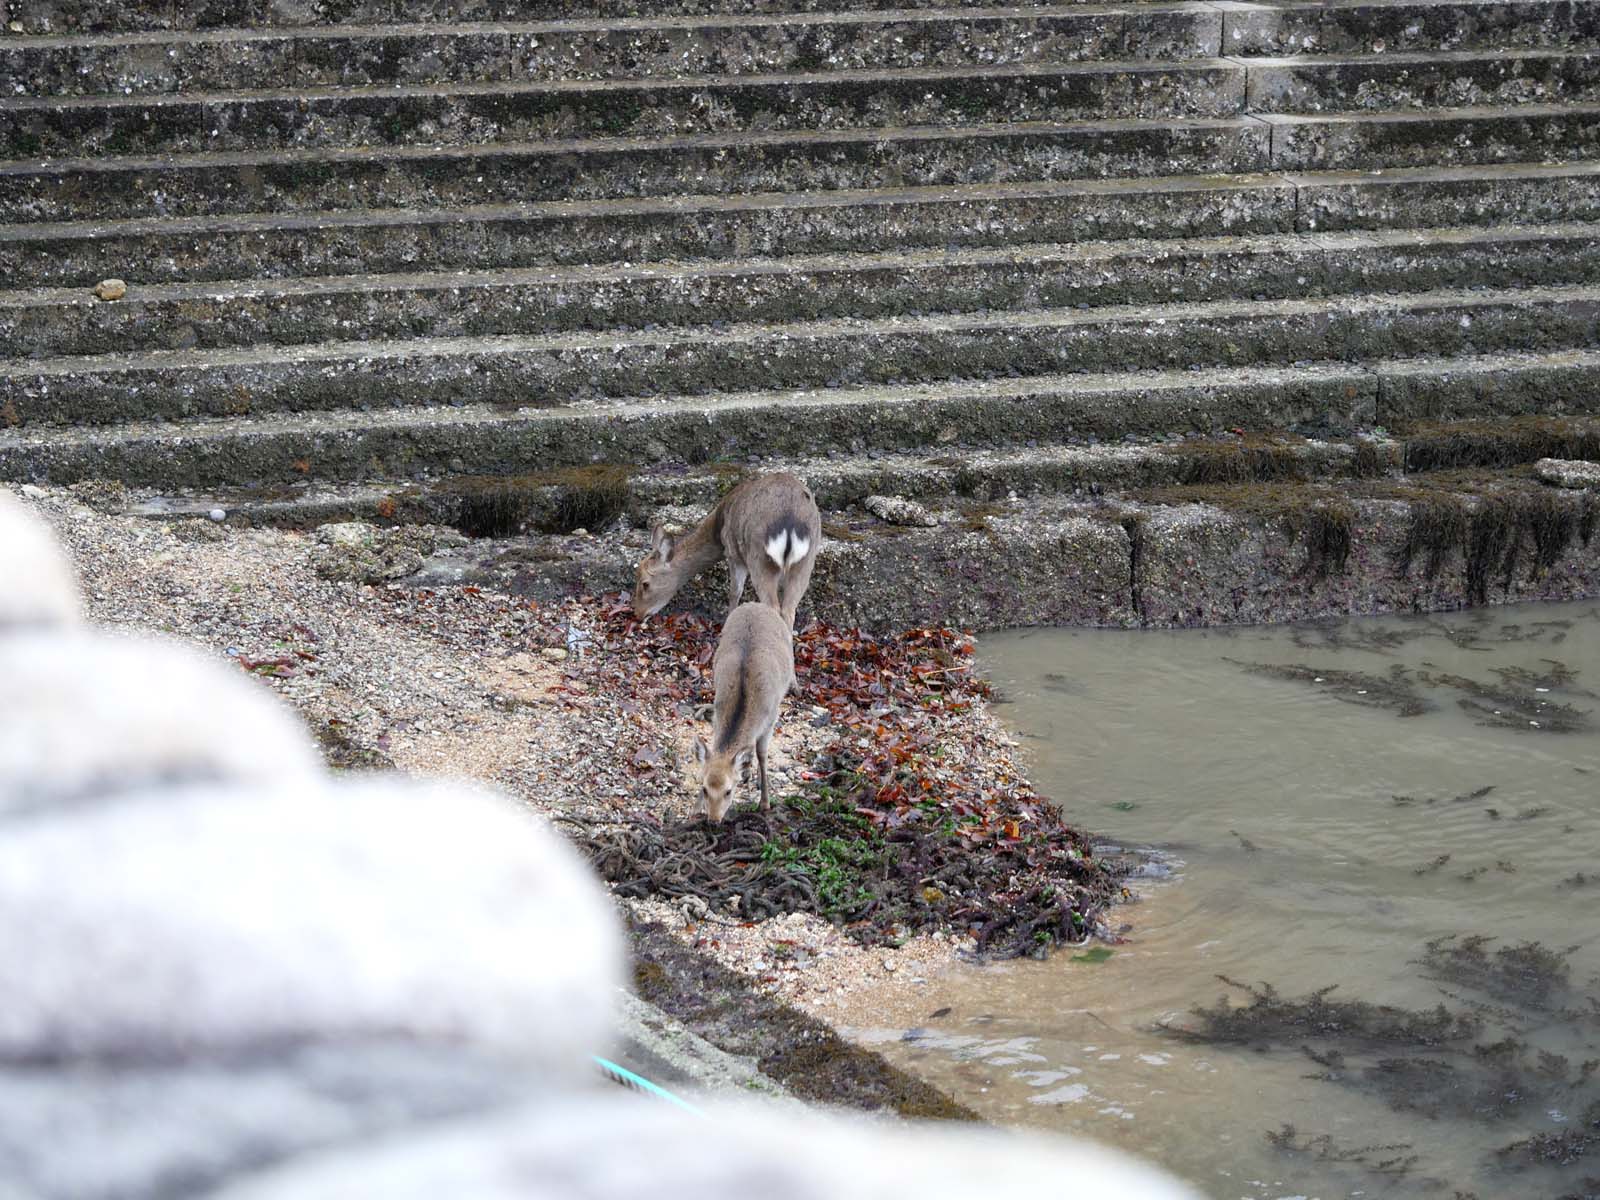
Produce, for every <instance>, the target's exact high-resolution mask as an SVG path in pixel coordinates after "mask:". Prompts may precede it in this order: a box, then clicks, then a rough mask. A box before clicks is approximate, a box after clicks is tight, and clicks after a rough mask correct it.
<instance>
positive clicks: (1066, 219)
mask: <svg viewBox="0 0 1600 1200" xmlns="http://www.w3.org/2000/svg"><path fill="white" fill-rule="evenodd" d="M1573 220H1589V221H1597V220H1600V163H1586V162H1579V163H1556V164H1543V163H1525V164H1503V165H1494V166H1478V167H1446V168H1420V169H1411V170H1401V171H1389V172H1379V173H1368V172H1305V173H1296V174H1269V175H1240V176H1206V177H1189V178H1183V177H1167V178H1156V179H1131V180H1129V179H1111V180H1065V181H1057V182H1045V183H1031V184H964V185H953V186H947V187H944V186H941V187H925V188H917V187H899V188H882V189H875V190H868V191H861V190H849V189H844V190H839V191H835V192H824V193H811V194H800V195H795V194H782V193H776V194H757V195H746V196H726V197H724V196H684V197H666V198H645V199H639V200H613V201H587V202H578V203H562V202H555V203H531V204H474V205H468V206H463V207H459V208H449V209H442V210H437V211H426V210H423V211H412V210H399V209H388V210H381V209H380V210H372V211H353V212H343V213H284V214H276V213H250V214H244V215H241V216H238V217H211V216H198V217H165V218H162V217H156V218H133V219H128V220H122V221H110V222H102V221H76V222H66V223H55V224H38V225H22V224H16V225H0V278H4V279H7V280H10V281H13V282H14V284H16V285H19V286H27V285H35V286H55V287H91V286H93V285H94V284H95V283H97V282H98V281H99V280H101V279H104V278H107V277H110V276H115V277H122V278H127V279H128V280H129V281H130V282H133V283H135V284H136V285H139V286H144V285H153V284H162V283H182V282H188V281H198V280H230V279H254V280H267V279H274V278H283V277H289V276H322V275H342V274H349V273H351V272H354V271H365V272H368V273H379V274H384V273H394V272H411V271H415V270H417V269H418V268H419V267H421V266H427V267H428V268H430V269H433V270H452V269H463V270H488V269H512V268H519V267H532V266H563V265H565V266H571V265H582V264H590V263H594V264H601V263H629V262H632V263H639V262H651V261H656V260H661V259H709V260H723V259H729V258H742V257H748V256H751V255H763V256H774V257H776V256H784V255H803V254H818V253H855V252H862V251H874V250H880V249H883V248H904V249H916V248H930V247H935V248H941V249H964V248H975V247H1003V246H1010V245H1017V244H1025V243H1031V242H1036V241H1039V240H1041V239H1046V240H1052V241H1059V242H1074V241H1079V240H1085V241H1087V240H1118V239H1129V238H1169V237H1184V236H1189V237H1206V236H1225V235H1238V236H1256V235H1263V234H1271V233H1286V232H1291V231H1294V230H1297V229H1298V230H1301V231H1305V232H1311V231H1335V230H1345V229H1391V228H1401V229H1404V228H1412V227H1426V226H1474V225H1493V224H1505V223H1509V222H1513V221H1515V222H1526V223H1529V224H1548V223H1551V222H1557V221H1573Z"/></svg>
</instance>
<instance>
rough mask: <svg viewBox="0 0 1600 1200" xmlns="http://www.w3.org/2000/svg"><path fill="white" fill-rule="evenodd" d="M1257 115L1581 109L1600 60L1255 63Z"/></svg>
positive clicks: (1597, 80)
mask: <svg viewBox="0 0 1600 1200" xmlns="http://www.w3.org/2000/svg"><path fill="white" fill-rule="evenodd" d="M1247 92H1248V100H1249V108H1250V110H1251V111H1252V112H1279V113H1317V112H1361V111H1366V112H1391V111H1395V110H1399V109H1425V108H1451V107H1465V106H1468V105H1515V104H1561V103H1568V104H1577V103H1586V102H1593V101H1594V100H1595V99H1596V97H1600V55H1577V56H1573V57H1570V58H1541V57H1526V58H1518V57H1516V56H1514V55H1512V54H1510V53H1507V54H1506V55H1504V56H1502V57H1498V58H1492V59H1483V60H1477V61H1469V62H1451V61H1448V60H1445V61H1440V62H1433V63H1426V62H1393V61H1387V62H1386V61H1385V60H1383V59H1381V58H1380V59H1376V60H1374V61H1372V62H1365V63H1359V64H1338V65H1332V64H1327V65H1319V64H1309V65H1304V66H1252V67H1250V68H1249V71H1248V84H1247Z"/></svg>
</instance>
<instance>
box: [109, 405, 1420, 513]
mask: <svg viewBox="0 0 1600 1200" xmlns="http://www.w3.org/2000/svg"><path fill="white" fill-rule="evenodd" d="M1443 428H1449V427H1448V426H1447V427H1443ZM1401 449H1402V446H1401V444H1400V443H1398V442H1395V441H1392V440H1389V439H1385V438H1362V439H1360V440H1359V441H1321V440H1314V439H1308V438H1302V437H1299V436H1298V435H1292V434H1274V435H1269V436H1263V437H1252V438H1249V439H1244V438H1238V437H1228V438H1220V439H1218V438H1202V437H1195V438H1173V439H1168V440H1163V441H1140V442H1133V443H1126V442H1119V443H1115V444H1094V445H1090V444H1086V443H1085V444H1077V445H1048V446H1036V447H1024V448H1007V449H999V450H969V449H958V448H952V447H922V448H920V449H918V450H915V451H912V452H889V453H884V452H879V451H870V452H867V453H860V454H851V453H835V454H833V455H830V456H828V457H818V458H786V459H784V460H783V469H784V470H786V471H793V472H794V473H796V474H798V475H799V476H800V477H801V478H802V479H804V480H805V481H806V483H807V484H808V485H809V486H810V488H811V490H812V492H813V494H814V495H815V496H816V498H817V503H818V505H819V506H821V507H822V508H823V509H824V510H842V509H849V508H852V507H855V506H858V505H860V504H861V503H862V502H863V501H864V500H867V499H868V498H869V497H872V496H896V497H904V498H908V499H913V500H918V499H927V500H929V501H930V502H933V503H934V504H936V505H937V506H938V507H939V508H945V507H947V506H948V505H951V504H954V505H956V506H959V507H958V513H959V510H960V509H962V508H964V509H966V510H967V511H966V522H967V523H970V522H973V521H976V520H978V519H981V514H980V513H979V512H977V511H976V510H975V508H974V505H973V503H972V502H978V504H979V505H981V506H983V507H988V506H989V505H988V503H986V502H993V501H995V500H1003V499H1006V498H1008V497H1012V496H1019V497H1033V496H1041V495H1079V496H1096V495H1101V494H1103V493H1105V492H1107V491H1111V490H1113V489H1127V488H1152V487H1162V486H1189V485H1196V484H1201V483H1210V484H1219V483H1226V484H1237V483H1246V482H1250V481H1253V480H1261V479H1272V480H1284V479H1300V480H1312V479H1330V478H1339V477H1348V476H1358V475H1360V476H1376V475H1378V474H1382V473H1387V472H1392V471H1398V470H1399V469H1400V465H1401ZM770 465H771V464H770V463H758V462H752V463H750V464H748V465H742V464H735V463H731V462H719V463H715V464H711V465H707V466H698V467H687V466H684V465H682V464H655V465H648V466H643V467H635V466H632V465H631V464H630V465H626V466H621V467H614V468H612V469H607V468H606V467H600V468H594V467H576V468H574V467H566V468H556V469H554V470H547V471H534V472H530V473H527V474H523V475H515V476H494V475H487V476H486V475H476V476H467V477H445V478H443V479H440V480H437V481H428V482H424V483H420V484H419V483H417V482H416V481H414V480H411V479H389V480H381V479H379V480H364V481H362V482H360V483H332V484H329V483H319V482H313V483H298V484H272V485H269V486H267V487H263V488H212V489H208V490H196V489H179V490H174V491H170V492H165V493H162V494H159V495H142V496H137V497H135V498H133V499H132V502H131V503H130V505H129V507H128V509H127V511H128V512H129V513H130V514H131V515H135V516H145V517H152V518H157V519H163V520H171V519H174V518H183V517H204V516H208V515H209V514H210V513H211V512H212V511H213V510H215V509H218V508H221V509H222V510H223V511H224V512H226V513H227V515H228V518H229V519H230V520H233V521H239V520H241V519H244V520H248V521H249V522H250V523H251V524H253V525H277V526H287V527H298V528H304V527H309V526H314V525H318V524H322V523H323V522H326V521H337V520H367V521H379V522H383V521H394V522H413V523H425V524H441V525H461V524H470V523H471V522H470V520H468V521H464V520H463V516H464V508H465V504H466V503H470V502H471V499H472V498H473V497H483V496H485V495H488V494H499V495H502V496H506V497H508V498H509V497H512V496H514V497H516V501H517V507H518V508H522V509H523V510H524V512H525V516H524V517H523V518H522V520H523V521H525V523H526V524H528V525H530V526H532V527H534V528H544V527H546V526H549V525H555V524H559V523H560V520H561V516H560V507H561V503H562V500H563V494H564V493H568V492H569V491H570V489H572V488H574V487H578V488H582V487H583V486H584V484H585V482H586V480H587V482H589V484H590V486H604V487H607V488H620V489H623V490H625V492H626V497H625V499H623V500H622V501H621V505H622V508H623V511H624V512H626V514H627V515H628V516H629V518H630V519H632V520H633V521H634V522H635V523H636V524H638V523H643V522H644V521H647V520H649V519H650V518H651V517H653V516H654V515H655V512H654V510H655V509H657V508H659V507H661V506H664V505H671V506H675V507H679V506H693V507H697V508H701V509H705V508H709V507H710V506H711V505H712V504H714V503H715V502H716V500H717V497H718V496H719V495H721V494H722V493H723V492H724V491H725V490H726V489H727V487H728V482H729V480H730V478H732V477H734V476H735V475H736V474H737V473H738V472H740V471H743V470H749V471H760V470H763V469H770ZM590 532H598V530H591V531H590Z"/></svg>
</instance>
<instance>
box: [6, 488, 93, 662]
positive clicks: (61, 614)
mask: <svg viewBox="0 0 1600 1200" xmlns="http://www.w3.org/2000/svg"><path fill="white" fill-rule="evenodd" d="M78 618H79V608H78V585H77V581H76V579H75V577H74V575H73V572H72V564H71V563H70V562H69V561H68V560H67V556H66V553H65V552H64V551H63V550H62V549H61V547H60V546H59V545H57V544H56V540H55V537H54V535H53V534H52V533H51V532H50V527H49V526H48V525H46V524H45V523H44V521H43V520H41V519H40V518H39V517H38V516H36V515H35V514H34V513H32V512H30V511H29V509H28V506H27V505H26V504H24V503H23V502H22V501H21V500H18V499H17V498H16V497H15V496H14V495H13V494H12V493H11V492H9V491H7V490H6V489H5V488H0V636H3V635H4V633H5V631H6V629H7V628H8V627H11V626H20V627H30V628H34V629H39V628H45V627H48V626H52V625H71V624H73V623H75V622H76V621H77V620H78Z"/></svg>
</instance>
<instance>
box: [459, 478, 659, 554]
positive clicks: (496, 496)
mask: <svg viewBox="0 0 1600 1200" xmlns="http://www.w3.org/2000/svg"><path fill="white" fill-rule="evenodd" d="M632 477H633V468H632V467H628V466H621V465H618V464H615V463H596V464H594V465H592V466H587V467H563V468H560V469H559V470H554V471H541V472H538V473H536V474H532V475H464V476H461V477H460V478H457V479H451V480H449V481H448V482H446V483H445V484H443V485H442V487H441V491H442V493H443V494H444V495H445V496H447V497H448V498H450V500H451V501H453V506H454V510H455V512H454V519H453V522H452V523H453V524H454V525H455V527H456V528H457V529H459V530H460V531H461V532H462V533H464V534H466V535H468V536H469V537H512V536H515V535H516V534H518V533H521V532H522V531H523V530H524V529H525V528H526V527H528V526H529V525H531V526H533V527H534V528H536V529H538V530H539V531H540V532H541V533H571V532H572V531H573V530H575V529H589V530H599V529H602V528H604V527H605V526H607V525H610V524H611V523H612V522H613V521H615V520H616V519H617V518H618V517H619V516H621V515H622V513H623V512H624V510H625V509H626V508H627V506H628V499H629V496H630V488H629V482H630V480H631V479H632Z"/></svg>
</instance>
